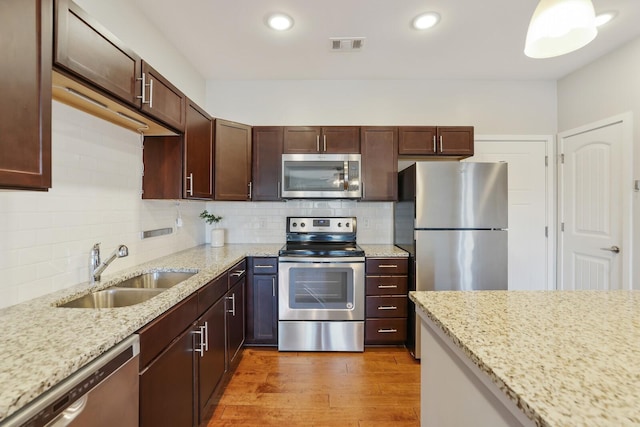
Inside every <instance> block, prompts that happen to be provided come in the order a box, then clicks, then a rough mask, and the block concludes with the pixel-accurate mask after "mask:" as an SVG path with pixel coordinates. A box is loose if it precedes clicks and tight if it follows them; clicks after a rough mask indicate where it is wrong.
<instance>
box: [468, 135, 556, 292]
mask: <svg viewBox="0 0 640 427" xmlns="http://www.w3.org/2000/svg"><path fill="white" fill-rule="evenodd" d="M474 141H475V142H480V143H482V142H483V141H486V142H514V143H518V142H543V143H544V145H545V156H546V165H545V166H546V183H545V188H546V192H547V197H546V208H545V210H546V218H545V223H546V227H547V259H546V268H547V272H546V277H547V283H546V289H547V290H555V289H557V288H558V282H557V280H556V278H557V272H556V268H557V257H556V254H557V244H556V242H557V237H556V236H557V232H556V230H557V228H556V227H557V224H558V222H557V220H556V218H557V210H556V209H557V203H556V201H557V194H556V189H557V187H556V180H557V175H556V173H557V168H555V167H553V166H554V162H553V159H555V158H557V156H556V155H555V153H556V138H555V137H554V135H476V136H475V138H474Z"/></svg>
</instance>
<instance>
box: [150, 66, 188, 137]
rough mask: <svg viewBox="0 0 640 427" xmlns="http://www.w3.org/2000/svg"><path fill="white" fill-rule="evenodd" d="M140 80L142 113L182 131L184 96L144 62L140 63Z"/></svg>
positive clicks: (185, 104) (185, 102)
mask: <svg viewBox="0 0 640 427" xmlns="http://www.w3.org/2000/svg"><path fill="white" fill-rule="evenodd" d="M141 79H142V80H141V83H142V84H141V89H140V93H141V95H140V96H142V97H143V98H141V99H140V101H141V104H142V111H144V112H145V113H147V114H149V115H150V116H152V117H155V118H156V119H158V120H161V121H162V122H164V123H166V124H168V125H170V126H171V127H173V128H175V129H176V130H179V131H183V130H184V127H185V122H186V108H187V98H186V96H185V95H184V94H183V93H182V92H180V91H179V90H178V88H176V87H175V86H174V85H172V84H171V83H170V82H169V81H168V80H167V79H165V78H164V77H162V74H160V73H158V72H157V71H156V70H154V69H153V67H151V66H150V65H149V64H147V63H146V62H145V61H142V77H141Z"/></svg>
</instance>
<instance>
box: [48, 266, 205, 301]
mask: <svg viewBox="0 0 640 427" xmlns="http://www.w3.org/2000/svg"><path fill="white" fill-rule="evenodd" d="M194 274H196V273H193V272H182V271H155V272H151V273H144V274H140V275H138V276H134V277H131V278H129V279H126V280H123V281H121V282H118V283H116V284H114V285H113V286H110V287H108V288H106V289H103V290H100V291H95V292H91V293H90V294H87V295H83V296H81V297H79V298H76V299H73V300H71V301H69V302H66V303H64V304H59V305H58V307H66V308H117V307H127V306H130V305H135V304H140V303H142V302H145V301H148V300H150V299H151V298H153V297H155V296H156V295H158V294H160V293H162V292H164V291H166V290H167V289H169V288H171V287H172V286H175V285H177V284H178V283H181V282H184V281H185V280H187V279H189V278H190V277H191V276H193V275H194Z"/></svg>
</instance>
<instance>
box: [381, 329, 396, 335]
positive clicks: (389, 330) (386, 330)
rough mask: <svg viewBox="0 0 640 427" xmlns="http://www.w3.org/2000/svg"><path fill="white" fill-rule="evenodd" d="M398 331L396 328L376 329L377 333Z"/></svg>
mask: <svg viewBox="0 0 640 427" xmlns="http://www.w3.org/2000/svg"><path fill="white" fill-rule="evenodd" d="M396 332H398V330H397V329H378V333H379V334H395V333H396Z"/></svg>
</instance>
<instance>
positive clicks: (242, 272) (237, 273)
mask: <svg viewBox="0 0 640 427" xmlns="http://www.w3.org/2000/svg"><path fill="white" fill-rule="evenodd" d="M244 271H245V270H236V271H234V272H233V273H231V274H230V276H231V277H240V276H242V275H243V274H244Z"/></svg>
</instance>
